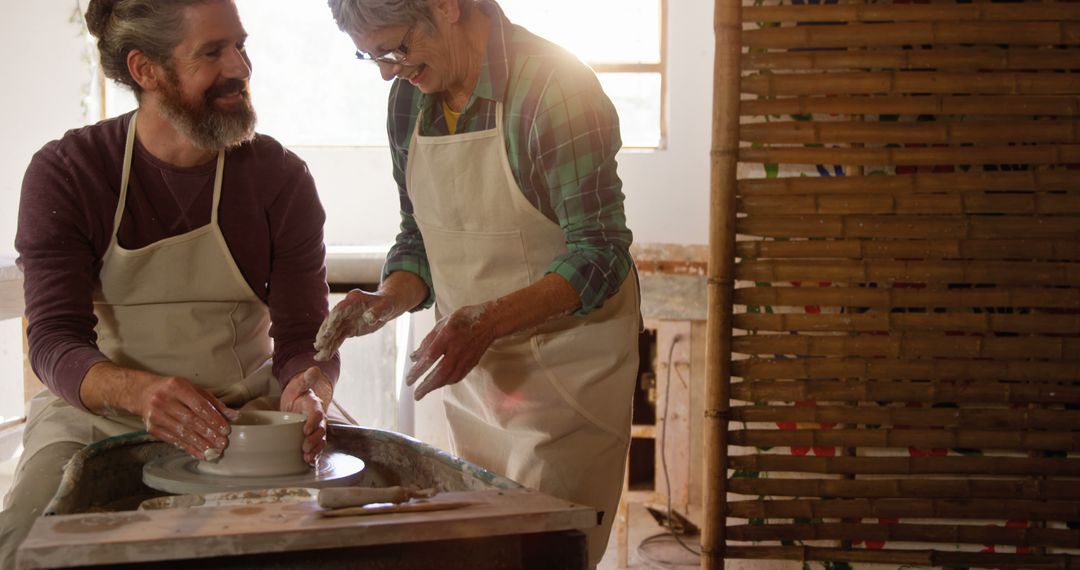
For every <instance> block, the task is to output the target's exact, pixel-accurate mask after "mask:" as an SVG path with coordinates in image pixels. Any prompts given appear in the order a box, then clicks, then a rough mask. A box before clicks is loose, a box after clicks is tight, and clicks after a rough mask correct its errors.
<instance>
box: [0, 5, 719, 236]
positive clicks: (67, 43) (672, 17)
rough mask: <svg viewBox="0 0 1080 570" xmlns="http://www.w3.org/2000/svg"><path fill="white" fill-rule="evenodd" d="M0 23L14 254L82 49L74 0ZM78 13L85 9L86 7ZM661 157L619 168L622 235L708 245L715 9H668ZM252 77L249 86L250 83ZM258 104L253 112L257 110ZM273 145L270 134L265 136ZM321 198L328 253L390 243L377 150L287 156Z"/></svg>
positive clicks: (389, 210)
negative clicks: (25, 186) (29, 168)
mask: <svg viewBox="0 0 1080 570" xmlns="http://www.w3.org/2000/svg"><path fill="white" fill-rule="evenodd" d="M10 4H11V6H9V7H8V16H7V17H5V18H3V19H2V20H0V61H2V62H3V63H2V68H0V69H2V71H3V76H4V77H5V78H6V79H7V82H6V84H7V85H8V86H9V87H8V88H7V89H5V90H4V91H3V94H2V95H0V97H2V98H3V99H2V101H3V104H2V105H0V120H2V124H3V125H4V129H3V138H2V140H0V251H4V250H11V249H13V246H12V245H11V244H12V241H13V239H14V235H15V220H16V212H17V208H18V193H19V192H18V191H19V187H20V184H21V181H22V174H23V171H24V170H25V168H26V164H27V163H28V162H29V160H30V157H31V156H32V155H33V153H34V151H36V150H37V149H38V148H40V146H41V145H42V144H44V143H45V142H47V141H49V140H51V139H54V138H57V137H59V136H60V135H62V134H63V132H64V131H65V130H67V129H70V128H73V127H76V126H79V125H81V124H82V123H83V109H82V98H83V90H84V89H86V88H87V87H88V81H89V76H88V74H87V72H86V71H85V64H84V62H83V58H84V57H85V48H86V47H87V46H86V44H84V43H83V40H82V39H81V38H80V36H79V34H78V28H77V27H76V25H75V24H72V23H69V21H68V20H69V18H70V16H71V12H72V10H73V9H74V8H75V5H76V2H75V0H40V1H34V2H27V1H18V2H16V1H12V2H10ZM83 4H84V5H85V2H83ZM668 4H669V6H668V19H669V23H670V29H669V31H668V38H669V45H668V59H669V62H670V66H669V85H668V93H669V101H668V111H667V112H668V137H667V147H666V148H664V149H661V150H656V151H641V150H626V151H623V153H622V154H620V156H619V172H620V174H621V176H622V178H623V181H624V184H625V192H626V195H627V202H626V209H627V217H628V220H629V224H630V228H631V229H632V230H633V231H634V233H635V238H636V240H637V241H639V242H660V243H685V244H704V243H707V241H708V237H707V235H708V234H707V230H708V219H707V217H708V211H707V208H706V204H707V203H708V187H709V144H710V135H709V129H710V113H711V98H712V88H711V77H712V49H713V45H712V6H711V3H710V2H704V1H701V0H668ZM258 80H259V76H258V73H256V74H255V76H254V78H253V81H254V82H255V83H256V85H257V83H258ZM256 102H257V100H256ZM270 134H273V133H270ZM294 150H296V152H297V153H298V154H300V155H301V156H302V157H303V158H304V159H305V160H307V161H308V163H309V165H310V167H311V170H312V172H313V174H314V175H315V177H316V181H317V182H318V184H319V188H320V190H321V192H322V194H323V201H324V203H325V205H326V209H327V212H328V213H329V217H328V220H327V228H326V235H327V241H328V242H329V243H331V244H348V243H387V242H390V241H391V240H392V239H393V236H394V234H395V233H396V232H397V225H398V219H397V211H398V204H397V194H396V190H395V188H394V184H393V180H392V178H391V174H390V159H389V152H388V151H387V149H385V148H315V147H303V148H297V149H294Z"/></svg>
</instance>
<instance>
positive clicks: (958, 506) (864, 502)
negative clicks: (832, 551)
mask: <svg viewBox="0 0 1080 570" xmlns="http://www.w3.org/2000/svg"><path fill="white" fill-rule="evenodd" d="M920 459H943V458H920ZM728 509H729V513H730V515H731V516H732V517H736V518H745V519H749V518H806V519H811V518H841V517H850V518H855V517H860V518H920V519H933V518H941V519H1013V520H1015V519H1020V520H1049V521H1068V520H1075V519H1078V518H1080V504H1077V503H1071V502H1065V501H1049V502H1047V501H1024V500H1015V499H1002V500H997V501H980V500H952V499H944V500H942V499H929V500H927V499H844V500H830V499H789V500H783V501H762V500H752V501H733V502H731V503H729V507H728Z"/></svg>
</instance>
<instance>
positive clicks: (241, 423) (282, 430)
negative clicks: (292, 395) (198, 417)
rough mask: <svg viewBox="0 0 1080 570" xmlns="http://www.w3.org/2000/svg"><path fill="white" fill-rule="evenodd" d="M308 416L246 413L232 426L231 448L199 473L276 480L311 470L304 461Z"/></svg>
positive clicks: (201, 464)
mask: <svg viewBox="0 0 1080 570" xmlns="http://www.w3.org/2000/svg"><path fill="white" fill-rule="evenodd" d="M305 419H307V417H306V416H305V415H304V414H294V413H288V412H269V411H245V412H241V413H240V417H239V419H237V420H236V421H234V422H232V433H230V434H229V446H228V447H226V448H225V451H224V453H223V454H222V455H221V457H220V458H219V459H217V460H215V461H200V462H199V464H198V466H197V467H196V469H197V470H198V471H199V472H200V473H204V474H207V475H217V476H222V477H273V476H282V475H297V474H300V473H306V472H308V471H310V470H311V466H310V465H308V464H307V463H306V462H305V461H304V456H303V452H302V448H303V444H304V420H305Z"/></svg>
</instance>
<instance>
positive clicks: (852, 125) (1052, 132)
mask: <svg viewBox="0 0 1080 570" xmlns="http://www.w3.org/2000/svg"><path fill="white" fill-rule="evenodd" d="M740 138H741V139H742V140H744V141H748V142H760V143H770V144H844V143H866V144H890V143H904V144H961V143H973V144H1001V143H1042V144H1053V143H1073V144H1074V143H1077V142H1080V121H1064V120H1041V121H1035V120H1027V121H1021V120H1014V121H980V122H977V123H971V122H964V121H935V122H926V121H914V120H912V121H903V122H901V121H897V122H881V121H875V122H859V121H770V122H768V123H751V124H746V125H743V126H742V128H741V129H740Z"/></svg>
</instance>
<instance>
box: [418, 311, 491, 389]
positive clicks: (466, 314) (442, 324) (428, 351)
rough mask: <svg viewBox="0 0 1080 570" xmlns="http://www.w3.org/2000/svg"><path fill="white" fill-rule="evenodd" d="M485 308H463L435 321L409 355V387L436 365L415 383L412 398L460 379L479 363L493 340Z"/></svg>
mask: <svg viewBox="0 0 1080 570" xmlns="http://www.w3.org/2000/svg"><path fill="white" fill-rule="evenodd" d="M486 310H487V305H470V306H466V307H462V308H460V309H458V310H456V311H454V312H453V313H451V314H449V315H447V316H445V317H443V318H442V320H440V321H439V322H437V323H435V327H434V328H432V329H431V332H429V333H428V335H427V336H426V337H424V341H423V342H421V343H420V348H418V349H416V352H413V353H412V354H411V355H410V356H409V358H410V359H411V360H412V361H413V365H412V368H410V369H409V373H408V374H407V375H406V376H405V383H406V384H408V385H409V386H412V385H413V384H414V383H415V382H416V381H417V380H419V379H420V377H421V376H423V375H424V373H425V372H427V371H428V369H430V368H431V367H432V366H433V365H434V366H435V368H434V370H432V371H431V373H430V374H428V375H427V378H425V379H424V381H423V382H421V383H420V385H419V386H417V388H416V391H415V392H414V394H413V397H414V398H416V399H417V400H419V399H420V398H423V397H424V396H426V395H427V394H428V392H431V391H432V390H435V389H438V388H442V387H443V386H449V385H450V384H456V383H458V382H460V381H461V380H462V378H465V375H466V374H468V373H469V371H471V370H472V369H473V368H474V367H475V366H476V364H477V363H479V362H480V358H481V357H482V356H484V353H485V352H487V349H488V347H490V346H491V343H492V342H495V326H494V323H491V322H489V320H488V319H484V318H483V317H484V313H485V311H486ZM436 362H438V364H436Z"/></svg>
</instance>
